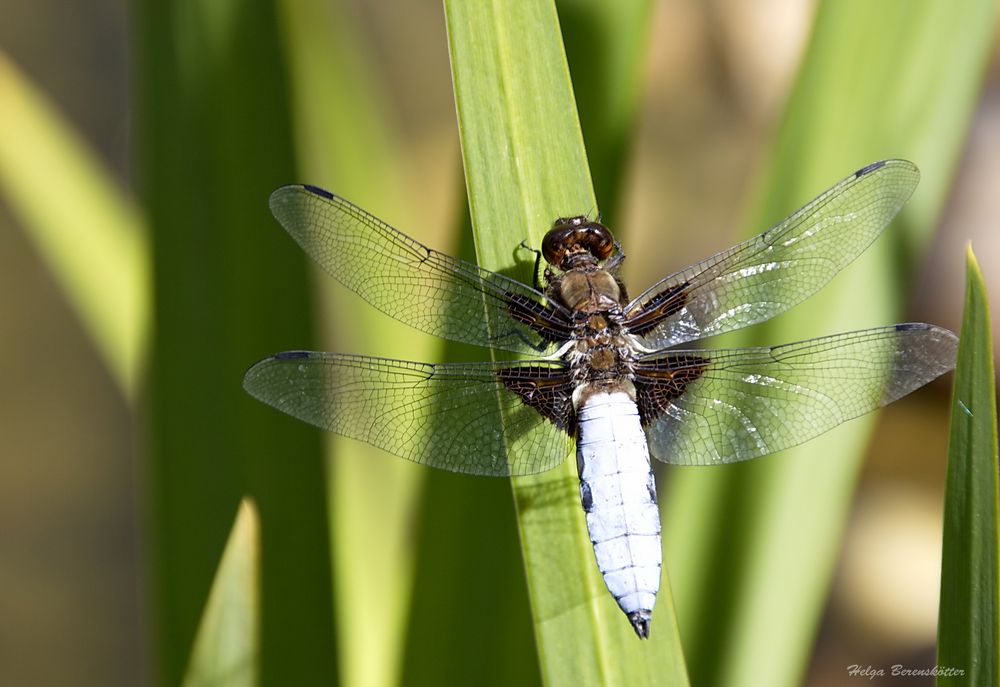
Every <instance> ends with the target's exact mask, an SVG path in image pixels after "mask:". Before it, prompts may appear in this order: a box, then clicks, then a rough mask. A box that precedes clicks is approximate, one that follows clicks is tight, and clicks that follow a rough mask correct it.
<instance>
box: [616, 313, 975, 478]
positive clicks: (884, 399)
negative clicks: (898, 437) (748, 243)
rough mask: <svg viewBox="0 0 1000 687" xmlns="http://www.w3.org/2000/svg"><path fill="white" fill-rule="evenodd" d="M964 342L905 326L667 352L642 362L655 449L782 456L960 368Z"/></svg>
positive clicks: (694, 454)
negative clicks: (762, 344) (960, 345)
mask: <svg viewBox="0 0 1000 687" xmlns="http://www.w3.org/2000/svg"><path fill="white" fill-rule="evenodd" d="M957 347H958V338H957V337H956V336H955V335H954V334H953V333H951V332H950V331H948V330H946V329H941V328H939V327H935V326H932V325H927V324H900V325H895V326H891V327H881V328H877V329H867V330H862V331H857V332H848V333H845V334H837V335H834V336H826V337H822V338H818V339H812V340H810V341H801V342H798V343H792V344H786V345H783V346H774V347H761V348H741V349H730V350H704V351H697V350H691V351H665V352H661V353H657V354H654V355H652V356H649V357H647V358H644V359H643V360H641V361H639V363H638V364H637V366H636V381H635V385H636V391H637V396H638V403H639V411H640V414H641V415H642V417H643V422H644V424H645V426H646V435H647V438H648V441H649V447H650V453H651V454H652V455H653V456H654V457H656V458H658V459H659V460H661V461H664V462H666V463H675V464H678V465H716V464H720V463H733V462H737V461H741V460H747V459H750V458H755V457H757V456H763V455H767V454H769V453H774V452H775V451H779V450H781V449H785V448H789V447H791V446H795V445H797V444H801V443H803V442H804V441H807V440H809V439H812V438H813V437H816V436H818V435H820V434H822V433H823V432H826V431H827V430H829V429H832V428H834V427H836V426H837V425H839V424H841V423H842V422H846V421H847V420H850V419H852V418H855V417H858V416H860V415H863V414H865V413H867V412H869V411H871V410H874V409H876V408H879V407H881V406H884V405H886V404H888V403H890V402H892V401H894V400H896V399H898V398H900V397H902V396H905V395H906V394H908V393H910V392H911V391H913V390H915V389H917V388H919V387H921V386H923V385H924V384H926V383H927V382H929V381H931V380H932V379H935V378H936V377H938V376H940V375H942V374H944V373H945V372H947V371H949V370H951V369H952V368H953V367H954V366H955V355H956V351H957Z"/></svg>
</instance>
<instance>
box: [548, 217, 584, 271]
mask: <svg viewBox="0 0 1000 687" xmlns="http://www.w3.org/2000/svg"><path fill="white" fill-rule="evenodd" d="M574 233H576V227H574V226H571V225H566V224H558V223H557V224H556V226H554V227H553V228H552V229H550V230H549V231H548V233H546V234H545V238H544V239H542V257H544V258H545V261H546V262H547V263H549V264H550V265H555V266H557V267H558V266H559V264H560V263H562V261H563V258H565V257H566V250H567V249H568V248H569V244H570V243H572V242H573V234H574Z"/></svg>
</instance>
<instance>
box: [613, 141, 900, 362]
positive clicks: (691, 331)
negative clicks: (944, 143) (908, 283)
mask: <svg viewBox="0 0 1000 687" xmlns="http://www.w3.org/2000/svg"><path fill="white" fill-rule="evenodd" d="M919 179H920V172H919V171H918V170H917V168H916V167H915V166H914V165H913V164H912V163H910V162H907V161H905V160H884V161H882V162H876V163H874V164H871V165H868V166H867V167H865V168H863V169H860V170H858V171H857V172H855V173H854V174H852V175H851V176H849V177H848V178H846V179H844V180H843V181H841V182H840V183H839V184H837V185H836V186H834V187H833V188H831V189H829V190H828V191H826V192H825V193H823V194H822V195H820V196H819V197H818V198H816V199H815V200H813V201H812V202H811V203H809V204H808V205H806V206H805V207H803V208H801V209H800V210H798V211H797V212H795V213H794V214H793V215H791V216H790V217H788V218H787V219H785V220H783V221H781V222H779V223H778V224H777V225H775V226H773V227H772V228H770V229H768V230H767V231H765V232H764V233H763V234H760V235H759V236H756V237H754V238H752V239H750V240H749V241H745V242H744V243H741V244H739V245H737V246H735V247H733V248H730V249H729V250H726V251H723V252H721V253H718V254H716V255H713V256H712V257H710V258H708V259H706V260H703V261H702V262H699V263H697V264H695V265H692V266H691V267H689V268H687V269H685V270H683V271H681V272H678V273H676V274H674V275H671V276H669V277H667V278H665V279H663V280H662V281H660V282H658V283H657V284H655V285H653V286H652V287H651V288H650V289H648V290H647V291H646V292H645V293H643V294H642V295H640V296H639V297H638V298H636V299H635V300H634V301H632V303H630V304H629V306H628V307H627V308H626V316H627V318H628V322H627V326H628V328H629V331H630V332H632V333H633V334H637V335H639V336H640V337H641V338H642V339H643V342H644V344H645V345H646V346H647V347H648V348H650V349H654V350H658V349H661V348H669V347H671V346H675V345H677V344H681V343H685V342H688V341H694V340H696V339H701V338H704V337H707V336H711V335H715V334H722V333H723V332H728V331H732V330H734V329H740V328H742V327H746V326H748V325H751V324H754V323H756V322H762V321H764V320H767V319H770V318H772V317H774V316H775V315H777V314H778V313H781V312H784V311H785V310H787V309H788V308H790V307H792V306H793V305H796V304H797V303H800V302H801V301H803V300H805V299H806V298H808V297H809V296H811V295H812V294H813V293H815V292H816V291H818V290H819V289H820V288H822V287H823V286H824V285H825V284H826V283H827V282H828V281H830V279H831V278H833V276H834V275H836V274H837V273H838V272H839V271H840V270H842V269H843V268H844V267H846V266H847V265H848V264H849V263H850V262H851V261H853V260H854V259H855V258H856V257H857V256H858V255H860V254H861V253H862V252H863V251H864V250H865V249H866V248H867V247H868V246H869V245H871V243H872V241H874V240H875V239H876V238H877V237H878V235H879V234H880V233H881V232H882V230H883V229H884V228H885V227H886V225H888V224H889V222H890V221H891V220H892V218H893V217H895V215H896V213H898V212H899V209H900V208H901V207H902V206H903V203H905V202H906V200H907V199H908V198H909V197H910V194H911V193H913V189H914V188H916V186H917V182H918V181H919Z"/></svg>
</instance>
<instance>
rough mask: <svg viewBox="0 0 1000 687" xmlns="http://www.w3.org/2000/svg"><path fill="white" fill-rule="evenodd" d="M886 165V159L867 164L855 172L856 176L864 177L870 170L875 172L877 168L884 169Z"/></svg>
mask: <svg viewBox="0 0 1000 687" xmlns="http://www.w3.org/2000/svg"><path fill="white" fill-rule="evenodd" d="M883 167H885V160H879V161H878V162H873V163H871V164H870V165H866V166H864V167H862V168H861V169H859V170H858V171H857V172H855V173H854V176H855V178H860V177H863V176H864V175H866V174H868V173H869V172H874V171H875V170H876V169H882V168H883Z"/></svg>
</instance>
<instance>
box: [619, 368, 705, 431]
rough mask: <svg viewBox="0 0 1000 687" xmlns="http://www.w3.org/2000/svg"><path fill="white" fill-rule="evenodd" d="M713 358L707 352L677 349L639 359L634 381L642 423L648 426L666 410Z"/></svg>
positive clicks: (698, 376)
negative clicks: (668, 353)
mask: <svg viewBox="0 0 1000 687" xmlns="http://www.w3.org/2000/svg"><path fill="white" fill-rule="evenodd" d="M710 362H711V361H710V359H709V358H708V357H707V356H702V355H693V354H691V353H678V354H677V355H661V356H659V357H657V358H650V359H648V360H645V361H640V362H639V363H637V364H636V366H635V382H634V383H635V395H636V403H637V405H638V406H639V417H640V418H641V420H642V426H643V427H647V426H649V424H650V423H651V422H653V421H654V420H656V419H657V418H658V417H660V416H661V415H663V414H665V413H666V412H667V410H668V408H669V407H670V405H671V403H672V402H673V401H675V400H676V399H678V398H680V397H681V396H683V395H684V390H685V389H687V387H688V385H690V384H692V383H693V382H695V381H696V380H697V379H698V378H700V377H701V376H702V374H703V373H704V372H705V369H706V368H707V367H708V365H709V363H710Z"/></svg>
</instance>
